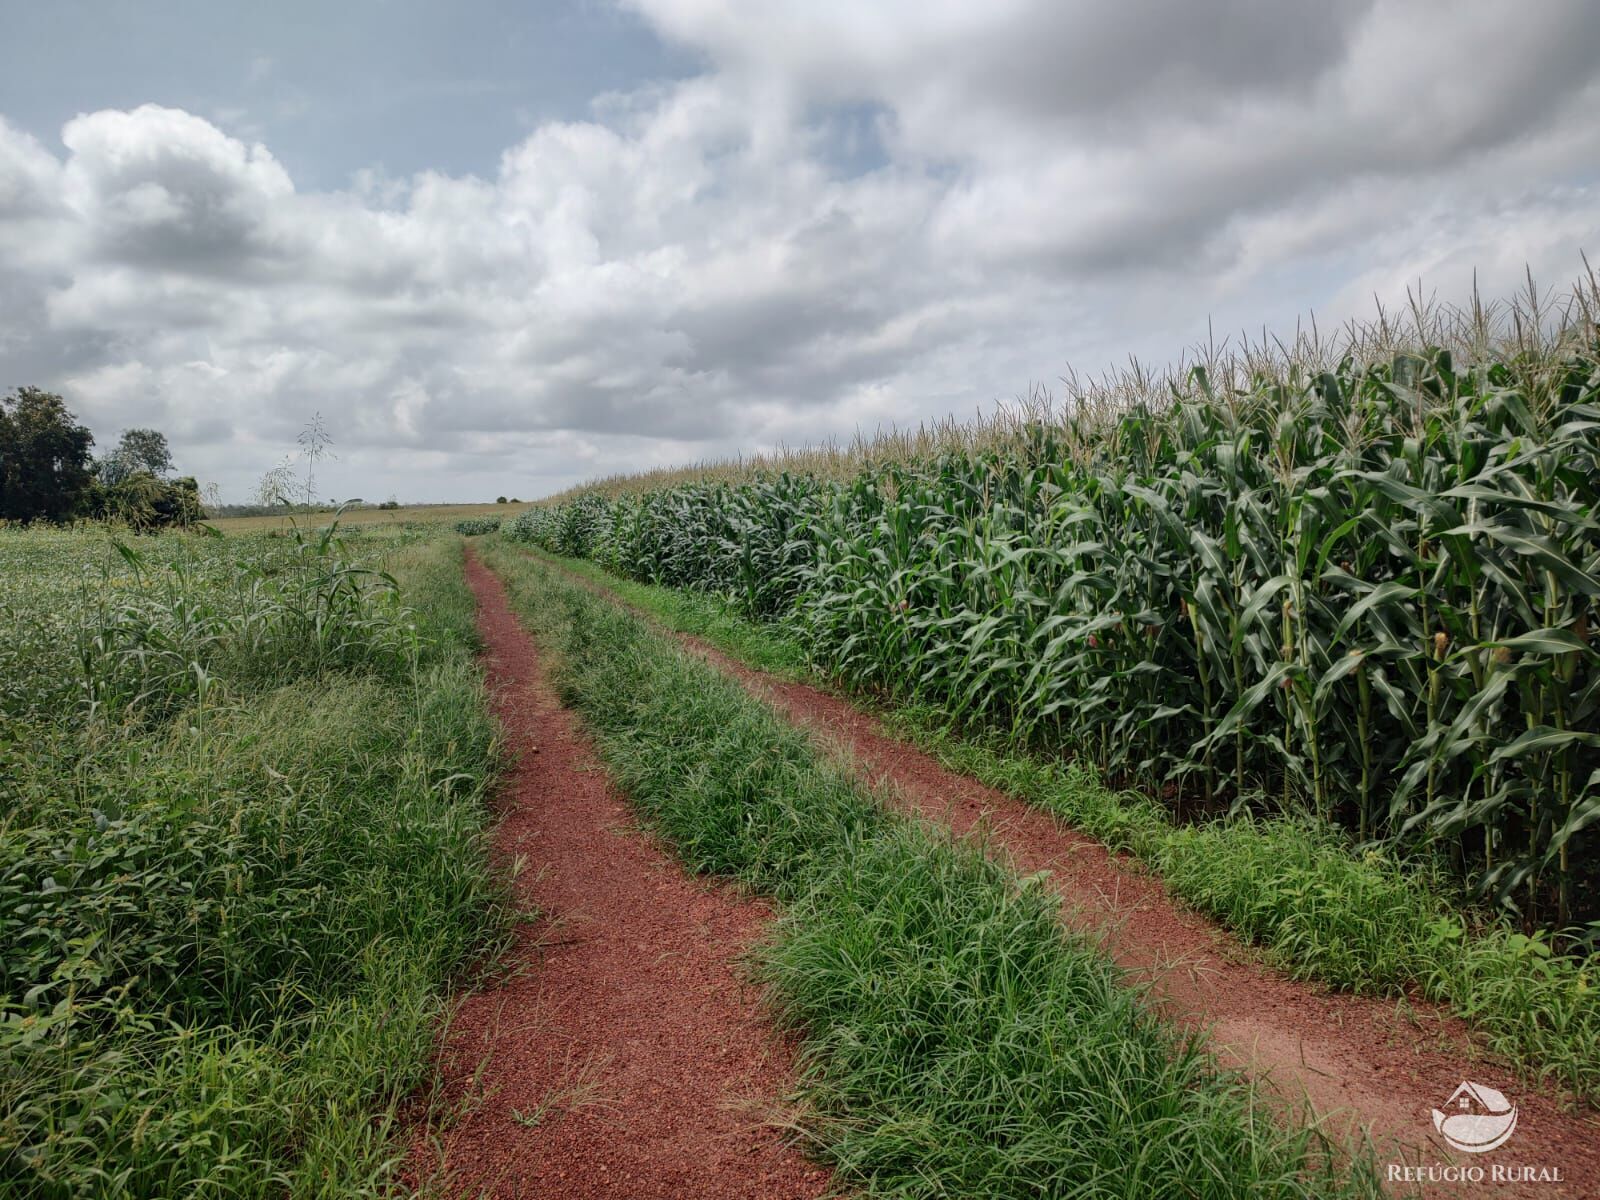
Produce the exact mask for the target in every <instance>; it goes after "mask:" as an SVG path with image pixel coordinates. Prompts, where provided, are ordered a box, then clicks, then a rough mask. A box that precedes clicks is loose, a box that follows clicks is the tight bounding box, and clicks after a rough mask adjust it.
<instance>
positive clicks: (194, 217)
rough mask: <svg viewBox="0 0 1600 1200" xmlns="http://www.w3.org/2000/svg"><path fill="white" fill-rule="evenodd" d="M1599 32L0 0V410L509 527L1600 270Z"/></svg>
mask: <svg viewBox="0 0 1600 1200" xmlns="http://www.w3.org/2000/svg"><path fill="white" fill-rule="evenodd" d="M1597 112H1600V5H1596V4H1593V3H1589V2H1587V0H1571V2H1563V0H1541V2H1540V3H1537V4H1531V5H1518V6H1514V5H1512V4H1510V3H1509V2H1508V0H1493V2H1489V3H1481V2H1475V0H1453V2H1452V3H1450V4H1438V3H1433V2H1423V0H1417V2H1414V3H1396V2H1388V0H1382V2H1378V3H1353V2H1352V3H1341V2H1338V0H1314V2H1301V0H1259V2H1255V0H1227V2H1224V3H1217V4H1198V3H1195V2H1194V0H1147V2H1144V3H1127V2H1125V0H1110V2H1104V3H1090V2H1079V3H1069V2H1066V0H966V2H954V0H892V2H891V0H877V2H875V3H870V4H869V3H862V2H861V0H808V2H805V3H801V2H798V0H797V2H794V3H788V4H779V3H762V2H760V0H570V2H558V0H546V2H543V3H538V4H531V3H523V2H518V0H451V3H448V4H446V3H442V2H438V0H343V2H342V3H339V4H327V3H325V2H321V0H319V2H317V3H311V2H306V0H276V2H275V3H272V4H261V5H234V4H218V3H215V0H204V2H201V0H195V2H189V0H182V2H180V0H137V2H134V0H127V2H114V0H50V2H49V3H38V2H36V0H27V2H24V0H0V391H4V390H9V389H10V388H12V387H15V386H18V385H21V384H29V383H31V384H38V385H42V386H46V387H49V388H51V389H52V390H56V391H60V392H61V393H63V394H64V395H65V396H66V397H67V399H68V401H69V404H70V405H71V407H73V408H74V409H75V410H76V411H77V412H78V414H79V415H80V417H81V418H82V419H83V420H84V421H85V422H86V423H87V424H88V425H89V426H90V428H91V429H93V431H94V432H95V435H96V437H97V439H98V440H99V442H100V443H101V444H102V447H105V446H107V445H109V444H110V443H113V442H114V441H115V438H116V436H117V434H118V433H119V432H120V430H122V429H123V428H126V427H130V426H136V425H154V426H157V427H159V428H161V429H163V430H165V431H166V432H167V434H168V436H169V437H170V439H171V441H172V444H173V447H174V450H175V453H176V457H177V460H178V465H179V467H180V469H182V470H183V471H185V472H192V473H194V474H196V475H198V476H199V477H200V478H201V480H202V481H214V482H216V483H218V484H220V485H221V487H222V490H223V493H224V495H225V496H226V497H228V498H230V499H243V498H245V497H246V496H247V494H248V493H250V492H251V491H252V490H253V487H254V485H255V482H256V481H257V480H258V479H259V477H260V476H261V475H262V473H263V472H264V471H266V470H267V469H269V468H271V467H273V466H275V465H276V464H277V463H279V462H280V461H282V459H283V458H284V456H285V455H286V454H288V453H290V452H292V451H293V449H294V443H295V436H296V434H297V433H298V432H299V430H300V428H301V426H302V425H303V424H304V423H305V421H306V420H307V419H308V418H309V417H310V416H311V414H312V412H313V411H316V410H320V411H321V413H322V415H323V420H324V423H325V425H326V426H327V428H328V430H329V432H330V433H331V435H332V437H333V439H334V450H335V452H336V453H337V455H338V460H337V461H336V462H334V463H332V464H330V465H328V466H326V467H324V468H321V469H319V472H318V477H319V482H320V483H321V484H322V485H323V491H324V493H325V494H332V495H334V496H337V497H340V498H344V497H348V496H351V495H358V494H359V495H362V496H364V497H365V498H367V499H381V498H383V497H386V496H388V495H390V494H395V495H398V496H399V497H401V498H402V499H406V500H446V499H461V500H469V499H481V498H485V497H487V498H492V497H493V496H495V495H496V494H507V495H518V496H521V497H523V498H528V497H531V496H535V495H542V494H546V493H548V492H551V491H554V490H557V489H559V488H561V487H564V486H566V485H568V484H570V483H573V482H576V481H578V480H580V479H582V478H586V477H589V476H591V475H594V474H600V473H609V472H613V471H619V470H627V469H634V468H640V467H646V466H654V465H658V464H665V463H675V462H682V461H688V460H693V459H698V458H703V457H707V456H712V455H720V454H725V453H731V452H735V451H739V450H751V449H760V448H766V447H771V446H773V445H776V444H780V443H787V444H800V443H804V442H808V441H815V440H819V439H822V438H826V437H828V436H844V437H848V436H849V435H850V434H851V433H852V432H854V431H855V430H856V429H858V428H861V429H866V430H871V429H873V428H875V427H877V426H879V425H881V424H886V423H890V422H900V423H906V422H915V421H916V420H917V419H919V418H922V417H928V416H943V415H945V414H947V413H950V412H952V411H953V412H957V413H970V412H972V411H973V410H974V409H976V408H978V407H980V406H987V405H988V404H990V403H991V402H992V401H994V400H996V399H1006V398H1009V397H1012V396H1015V395H1017V394H1019V393H1022V392H1025V391H1026V390H1027V389H1028V388H1029V386H1030V385H1031V384H1034V383H1039V382H1043V383H1051V382H1053V381H1055V380H1056V379H1058V378H1059V377H1060V376H1061V375H1062V374H1063V373H1064V372H1065V371H1066V370H1067V368H1068V367H1069V365H1070V366H1071V367H1073V368H1076V369H1077V370H1078V371H1079V372H1083V373H1093V372H1095V371H1097V370H1100V369H1102V368H1104V367H1106V366H1108V365H1112V364H1115V363H1118V362H1123V361H1126V358H1127V356H1128V355H1129V354H1130V353H1131V354H1137V355H1139V356H1140V357H1142V358H1147V359H1152V360H1155V361H1166V360H1169V359H1171V358H1174V357H1176V356H1177V355H1178V354H1179V353H1180V352H1181V351H1182V350H1183V348H1184V347H1185V346H1187V345H1190V344H1192V343H1194V342H1195V341H1197V340H1200V339H1203V338H1204V337H1205V336H1206V333H1207V327H1208V322H1211V323H1213V324H1214V325H1215V326H1216V327H1217V328H1218V329H1219V330H1227V329H1237V328H1240V327H1248V328H1249V329H1251V330H1253V331H1259V330H1261V329H1262V327H1263V326H1265V327H1269V328H1276V329H1286V330H1292V329H1293V327H1294V324H1295V321H1296V320H1297V319H1298V318H1299V317H1301V316H1303V315H1304V314H1306V313H1307V312H1309V311H1312V310H1314V311H1315V312H1316V314H1317V315H1318V317H1319V318H1320V319H1322V320H1324V321H1335V320H1338V319H1340V318H1343V317H1346V316H1350V315H1356V314H1364V313H1366V312H1370V311H1371V308H1372V303H1373V300H1372V298H1373V296H1374V295H1375V294H1376V295H1379V296H1382V297H1385V298H1386V299H1393V298H1396V297H1400V298H1403V297H1404V294H1405V291H1406V288H1407V286H1408V285H1411V286H1415V284H1416V281H1417V280H1418V279H1421V280H1422V281H1423V284H1424V286H1425V287H1426V288H1427V289H1428V290H1430V291H1436V292H1437V293H1438V294H1439V295H1440V296H1441V297H1443V298H1457V297H1459V296H1461V295H1462V294H1464V291H1465V289H1466V287H1467V285H1468V283H1469V281H1470V279H1471V276H1472V272H1473V270H1474V269H1476V270H1477V272H1478V275H1479V279H1480V281H1481V282H1482V283H1483V285H1484V287H1485V288H1486V290H1489V291H1497V292H1508V291H1509V290H1511V289H1512V288H1514V287H1515V286H1516V284H1517V283H1518V282H1519V281H1520V277H1521V275H1522V271H1523V267H1524V264H1528V265H1531V266H1532V268H1533V270H1534V271H1535V273H1536V274H1537V275H1538V276H1539V277H1540V278H1541V279H1542V280H1544V281H1545V282H1547V283H1549V284H1551V285H1555V286H1561V285H1565V284H1566V283H1567V282H1568V281H1570V279H1571V278H1572V277H1573V276H1575V275H1576V273H1577V272H1578V270H1579V269H1580V268H1581V262H1580V260H1579V252H1580V251H1582V250H1587V251H1588V252H1589V254H1590V257H1591V259H1595V258H1596V257H1597V256H1600V253H1597V252H1600V120H1597V119H1596V117H1595V114H1596V113H1597Z"/></svg>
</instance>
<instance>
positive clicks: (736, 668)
mask: <svg viewBox="0 0 1600 1200" xmlns="http://www.w3.org/2000/svg"><path fill="white" fill-rule="evenodd" d="M569 578H571V579H572V580H573V581H574V582H576V583H581V584H584V585H585V586H589V587H591V588H593V589H594V590H597V591H602V592H606V593H607V594H608V595H610V596H611V598H612V599H613V600H615V601H616V602H617V603H623V601H621V600H620V598H618V597H617V596H616V595H615V593H610V592H609V591H608V590H607V589H604V588H603V587H600V586H599V585H597V584H593V583H592V582H591V581H589V580H586V579H584V578H583V577H581V576H577V575H570V576H569ZM641 615H643V616H645V618H646V619H647V620H648V619H650V618H649V615H648V614H641ZM668 632H670V631H668ZM674 636H677V637H678V638H679V640H680V641H681V642H683V643H684V645H685V646H687V647H688V648H690V649H692V650H693V651H695V652H696V653H698V654H700V655H702V656H704V657H705V658H706V659H707V660H708V661H710V662H711V663H712V664H713V665H715V666H716V667H718V668H719V669H720V670H722V671H723V672H725V673H726V674H728V675H730V676H732V677H734V678H736V679H738V680H739V681H740V682H741V683H742V684H743V685H744V686H745V688H746V689H747V690H749V691H750V692H751V693H752V694H753V695H755V696H757V697H758V698H760V699H763V700H766V701H768V702H770V703H772V704H773V705H775V706H776V708H777V709H778V711H780V712H781V713H783V714H784V715H785V716H787V717H788V718H789V719H790V720H792V721H794V722H795V723H796V724H798V725H801V726H803V727H805V728H807V729H809V730H810V731H812V732H813V734H814V735H816V736H817V737H818V739H819V741H820V742H821V744H822V745H824V746H825V747H826V748H828V749H829V750H830V751H831V752H833V753H836V754H839V755H841V756H842V757H843V758H844V759H846V760H847V761H849V762H852V763H854V764H855V766H856V768H857V770H858V771H859V772H860V773H861V775H862V776H863V777H865V778H866V779H868V780H869V781H871V782H872V783H874V784H876V785H878V786H880V787H881V788H883V789H884V790H885V791H886V792H887V793H888V794H889V795H891V796H893V797H895V798H896V800H897V802H898V803H900V804H901V805H903V806H904V807H906V808H907V809H909V810H911V811H913V812H916V813H919V814H921V815H922V816H924V817H926V818H928V819H930V820H933V821H937V822H941V823H944V824H948V825H950V826H951V827H953V828H954V829H955V830H956V831H957V832H959V833H967V832H970V831H981V832H982V833H983V835H984V836H985V838H986V841H987V844H988V845H989V846H990V847H992V848H993V849H994V850H995V851H996V852H998V853H1004V854H1007V855H1009V856H1010V858H1011V859H1012V861H1013V862H1014V863H1015V865H1016V867H1017V869H1018V870H1019V871H1021V872H1023V873H1031V872H1035V871H1041V870H1043V871H1048V872H1050V879H1051V882H1052V884H1053V886H1054V887H1055V888H1056V890H1057V891H1058V892H1059V893H1060V894H1061V896H1062V898H1063V901H1064V912H1065V915H1066V918H1067V920H1068V921H1069V923H1071V924H1072V925H1074V926H1075V927H1077V928H1080V929H1083V930H1086V931H1089V932H1091V933H1094V934H1097V935H1100V936H1103V937H1104V938H1105V944H1106V946H1107V949H1108V950H1109V951H1110V953H1111V954H1112V955H1113V956H1114V957H1115V958H1116V959H1117V961H1118V962H1119V963H1120V964H1121V965H1122V966H1123V967H1125V968H1126V969H1128V970H1129V971H1130V972H1131V973H1133V974H1134V975H1135V976H1136V977H1138V978H1140V979H1143V980H1145V981H1147V982H1148V983H1149V984H1150V985H1151V988H1152V992H1153V995H1154V996H1155V997H1156V998H1157V999H1158V1000H1159V1002H1160V1004H1161V1007H1162V1008H1163V1010H1164V1011H1165V1012H1166V1013H1167V1014H1168V1015H1169V1016H1170V1017H1172V1018H1173V1019H1175V1020H1177V1021H1180V1022H1182V1023H1185V1024H1188V1025H1191V1026H1194V1027H1197V1028H1202V1029H1204V1030H1206V1031H1207V1034H1208V1038H1209V1043H1210V1045H1211V1048H1212V1050H1213V1051H1214V1052H1215V1053H1216V1055H1217V1057H1218V1058H1219V1059H1220V1060H1221V1061H1222V1062H1223V1063H1224V1064H1227V1065H1230V1066H1234V1067H1238V1068H1241V1069H1244V1070H1246V1071H1248V1072H1249V1073H1250V1074H1251V1075H1253V1076H1255V1077H1257V1078H1260V1079H1263V1080H1266V1081H1268V1082H1269V1083H1270V1084H1271V1085H1272V1086H1273V1087H1274V1088H1275V1089H1276V1090H1277V1091H1278V1092H1279V1093H1280V1094H1281V1095H1283V1096H1284V1097H1285V1098H1287V1099H1288V1100H1290V1101H1292V1102H1294V1103H1297V1104H1303V1103H1309V1105H1310V1107H1311V1109H1312V1111H1313V1112H1314V1113H1315V1114H1316V1115H1317V1116H1318V1117H1319V1118H1320V1119H1321V1120H1322V1121H1323V1122H1324V1128H1326V1129H1328V1130H1329V1132H1330V1133H1335V1134H1338V1135H1339V1136H1340V1137H1345V1136H1348V1135H1349V1134H1350V1133H1351V1131H1352V1130H1354V1129H1364V1130H1365V1131H1366V1132H1367V1134H1368V1135H1369V1136H1370V1138H1371V1141H1372V1145H1373V1149H1374V1151H1375V1153H1376V1156H1377V1160H1378V1162H1379V1164H1380V1167H1381V1168H1383V1169H1385V1170H1386V1169H1387V1167H1388V1165H1389V1164H1391V1163H1406V1164H1413V1165H1415V1164H1418V1163H1421V1164H1425V1165H1432V1164H1454V1165H1456V1166H1470V1167H1474V1168H1476V1167H1482V1168H1483V1170H1484V1173H1485V1176H1486V1178H1485V1181H1484V1182H1482V1183H1441V1184H1438V1185H1436V1186H1432V1187H1425V1188H1423V1189H1422V1191H1423V1194H1426V1195H1429V1196H1432V1195H1440V1196H1446V1195H1452V1196H1463V1195H1487V1196H1495V1197H1503V1196H1507V1197H1508V1196H1515V1197H1524V1196H1526V1197H1557V1196H1560V1197H1574V1198H1580V1197H1581V1198H1590V1200H1592V1198H1594V1197H1600V1114H1597V1113H1596V1112H1595V1111H1594V1110H1592V1109H1585V1110H1583V1111H1581V1112H1577V1113H1574V1112H1573V1111H1571V1110H1570V1108H1568V1107H1567V1106H1564V1105H1563V1104H1562V1103H1560V1102H1558V1101H1557V1100H1556V1099H1555V1098H1553V1097H1552V1096H1551V1095H1549V1094H1548V1093H1546V1092H1543V1091H1540V1090H1535V1089H1534V1088H1533V1087H1531V1086H1530V1085H1528V1084H1527V1083H1526V1082H1525V1081H1521V1080H1518V1079H1517V1078H1516V1077H1515V1076H1514V1075H1513V1074H1511V1073H1510V1072H1509V1071H1508V1070H1507V1069H1506V1068H1505V1067H1503V1066H1500V1065H1497V1064H1496V1063H1494V1062H1493V1061H1492V1060H1488V1061H1486V1060H1485V1058H1484V1056H1483V1055H1482V1054H1481V1052H1477V1051H1475V1050H1474V1049H1473V1047H1472V1044H1471V1040H1470V1038H1469V1036H1468V1034H1467V1032H1466V1030H1465V1028H1464V1026H1463V1025H1462V1023H1461V1022H1460V1021H1458V1020H1456V1019H1454V1018H1452V1017H1450V1016H1449V1015H1448V1014H1447V1013H1445V1012H1444V1011H1443V1010H1441V1009H1439V1008H1438V1007H1436V1006H1434V1005H1430V1004H1427V1003H1425V1002H1421V1001H1416V1002H1413V1003H1410V1004H1406V1005H1401V1004H1399V1003H1397V1002H1396V1001H1395V1000H1393V999H1389V1000H1375V999H1369V998H1364V997H1358V996H1352V995H1348V994H1344V993H1331V992H1329V991H1328V990H1327V989H1326V988H1323V987H1321V986H1319V985H1316V984H1309V983H1302V982H1296V981H1294V980H1291V979H1289V978H1287V977H1285V976H1283V975H1282V974H1280V973H1278V972H1276V971H1274V970H1273V969H1271V968H1270V967H1267V966H1265V965H1263V964H1262V963H1261V962H1259V961H1257V960H1256V958H1255V957H1254V956H1253V955H1252V953H1251V952H1250V951H1248V950H1247V949H1245V948H1244V947H1242V946H1240V945H1239V943H1238V941H1237V940H1236V939H1235V938H1233V937H1232V936H1231V935H1230V934H1228V933H1227V932H1226V931H1225V930H1223V929H1221V928H1220V927H1218V926H1217V925H1215V924H1213V923H1212V922H1210V921H1208V920H1207V919H1206V918H1204V917H1202V916H1200V915H1198V914H1196V913H1194V912H1192V911H1190V910H1188V909H1186V908H1184V907H1183V906H1182V905H1181V904H1180V903H1178V902H1177V901H1176V900H1174V899H1173V898H1172V897H1171V896H1170V895H1168V894H1167V892H1166V890H1165V889H1164V888H1163V886H1162V884H1161V881H1160V880H1159V879H1158V878H1156V877H1154V876H1153V875H1151V874H1149V873H1148V872H1146V871H1144V870H1143V869H1142V868H1141V867H1140V865H1139V864H1138V863H1137V862H1136V861H1134V860H1132V859H1129V858H1127V857H1125V856H1119V855H1113V854H1110V853H1109V852H1108V851H1107V850H1106V848H1105V847H1104V846H1102V845H1101V844H1100V843H1099V842H1096V841H1094V840H1093V839H1092V838H1089V837H1086V836H1084V835H1083V834H1080V833H1077V832H1075V831H1074V830H1072V829H1071V828H1069V827H1067V826H1065V825H1063V824H1061V823H1059V822H1058V821H1056V820H1055V819H1054V818H1052V817H1051V816H1050V815H1049V814H1047V813H1045V812H1044V811H1043V810H1041V809H1038V808H1034V807H1032V806H1030V805H1027V804H1025V803H1023V802H1021V801H1019V800H1017V799H1015V798H1013V797H1010V796H1007V795H1005V794H1004V793H1002V792H999V791H996V790H995V789H992V788H989V787H986V786H984V785H982V784H980V783H978V782H977V781H976V780H973V779H971V778H970V777H967V776H964V775H958V774H955V773H953V772H951V771H948V770H946V769H945V768H944V767H943V766H941V765H940V764H939V763H938V761H937V760H935V759H934V758H933V757H931V756H930V755H928V754H925V753H923V752H922V751H920V750H918V749H916V748H915V747H912V746H909V745H907V744H905V743H904V742H901V741H899V740H897V739H896V738H894V737H893V736H892V735H890V734H889V733H887V732H886V731H885V729H884V727H883V726H882V725H881V723H880V722H879V721H878V720H877V719H875V718H874V717H872V716H870V715H869V714H867V713H864V712H862V711H861V710H859V709H857V708H856V707H854V706H853V705H852V704H850V703H849V702H848V701H846V700H843V699H840V698H839V697H837V696H833V695H830V694H828V693H826V692H823V691H820V690H818V689H817V688H814V687H809V686H806V685H805V684H799V683H789V682H786V681H783V680H780V679H776V678H774V677H772V676H768V675H765V674H763V673H761V672H758V671H754V670H752V669H750V668H748V667H745V666H744V665H743V664H741V663H738V662H735V661H734V660H732V659H730V658H729V657H728V656H727V655H725V654H723V653H722V652H721V651H719V650H717V649H716V648H715V647H713V646H711V645H709V644H708V643H705V642H703V641H701V640H700V639H698V638H693V637H689V636H686V635H681V634H679V635H674ZM1463 1080H1473V1081H1475V1082H1479V1083H1483V1084H1487V1085H1488V1086H1490V1087H1494V1088H1497V1089H1499V1090H1500V1091H1502V1092H1504V1093H1505V1094H1506V1095H1507V1096H1508V1097H1510V1098H1511V1100H1512V1101H1513V1103H1515V1104H1516V1105H1517V1106H1518V1112H1519V1116H1518V1122H1517V1128H1516V1133H1515V1135H1514V1137H1513V1138H1512V1139H1511V1141H1510V1142H1509V1143H1507V1145H1506V1146H1505V1147H1504V1148H1502V1149H1500V1150H1498V1151H1495V1152H1493V1153H1489V1154H1482V1155H1466V1154H1458V1153H1455V1152H1454V1151H1452V1150H1451V1149H1450V1148H1449V1147H1448V1146H1447V1145H1446V1144H1445V1143H1444V1141H1443V1139H1442V1138H1441V1137H1440V1136H1439V1135H1438V1134H1437V1133H1436V1132H1435V1130H1434V1126H1433V1119H1432V1110H1433V1109H1434V1108H1435V1107H1436V1106H1439V1105H1443V1104H1444V1103H1445V1102H1446V1101H1447V1100H1448V1099H1449V1098H1450V1096H1451V1095H1452V1094H1453V1093H1454V1092H1455V1091H1456V1088H1457V1086H1458V1085H1459V1084H1460V1083H1461V1082H1462V1081H1463ZM1496 1164H1499V1165H1500V1166H1502V1167H1503V1168H1509V1167H1513V1166H1521V1165H1524V1164H1526V1165H1529V1166H1533V1167H1542V1168H1548V1169H1555V1170H1559V1172H1560V1175H1561V1180H1562V1181H1561V1182H1559V1183H1557V1182H1500V1183H1496V1182H1493V1181H1492V1173H1493V1167H1494V1166H1495V1165H1496ZM1393 1190H1395V1191H1396V1192H1397V1194H1411V1193H1412V1190H1413V1189H1411V1188H1405V1187H1396V1188H1395V1189H1393Z"/></svg>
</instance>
